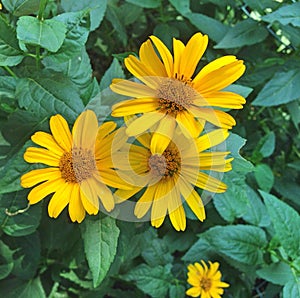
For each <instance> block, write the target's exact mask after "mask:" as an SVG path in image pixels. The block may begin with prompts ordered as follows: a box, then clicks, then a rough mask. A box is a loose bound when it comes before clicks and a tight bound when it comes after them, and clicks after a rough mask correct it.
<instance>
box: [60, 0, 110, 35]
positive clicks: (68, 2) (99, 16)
mask: <svg viewBox="0 0 300 298" xmlns="http://www.w3.org/2000/svg"><path fill="white" fill-rule="evenodd" d="M61 6H62V8H63V9H64V11H66V12H74V11H78V12H79V11H83V10H86V9H87V8H88V10H89V11H90V15H91V28H90V30H91V31H93V30H95V29H97V28H98V27H99V26H100V24H101V21H102V20H103V17H104V15H105V12H106V7H107V0H101V1H98V0H86V1H76V0H62V1H61Z"/></svg>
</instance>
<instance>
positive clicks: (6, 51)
mask: <svg viewBox="0 0 300 298" xmlns="http://www.w3.org/2000/svg"><path fill="white" fill-rule="evenodd" d="M23 58H24V57H23V55H22V52H21V50H20V48H19V44H18V40H17V37H16V30H15V29H14V28H13V27H12V26H10V25H9V24H8V23H7V22H6V21H5V20H4V18H3V17H2V16H0V66H15V65H18V64H19V63H21V61H22V60H23Z"/></svg>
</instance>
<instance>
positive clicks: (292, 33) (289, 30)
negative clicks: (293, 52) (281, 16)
mask: <svg viewBox="0 0 300 298" xmlns="http://www.w3.org/2000/svg"><path fill="white" fill-rule="evenodd" d="M280 27H281V30H282V35H284V36H286V37H287V39H288V40H289V41H290V42H291V44H292V46H294V47H296V48H298V47H299V46H300V36H299V28H298V27H294V26H293V25H285V26H283V25H281V26H280Z"/></svg>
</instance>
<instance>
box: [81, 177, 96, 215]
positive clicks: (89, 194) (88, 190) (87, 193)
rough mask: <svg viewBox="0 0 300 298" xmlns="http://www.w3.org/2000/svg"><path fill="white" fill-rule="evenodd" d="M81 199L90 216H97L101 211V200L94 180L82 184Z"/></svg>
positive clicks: (87, 180)
mask: <svg viewBox="0 0 300 298" xmlns="http://www.w3.org/2000/svg"><path fill="white" fill-rule="evenodd" d="M79 191H80V199H81V202H82V205H83V207H84V209H85V210H86V212H87V213H88V214H97V213H98V211H99V199H98V195H97V192H96V190H95V186H94V183H93V178H90V179H86V180H84V181H82V182H81V184H80V190H79Z"/></svg>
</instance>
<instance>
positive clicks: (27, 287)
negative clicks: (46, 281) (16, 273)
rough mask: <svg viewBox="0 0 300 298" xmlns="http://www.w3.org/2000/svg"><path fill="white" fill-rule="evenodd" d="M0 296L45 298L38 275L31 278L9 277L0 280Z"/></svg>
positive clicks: (6, 297)
mask: <svg viewBox="0 0 300 298" xmlns="http://www.w3.org/2000/svg"><path fill="white" fill-rule="evenodd" d="M0 296H1V297H5V298H16V297H18V298H29V297H32V298H33V297H34V298H46V297H47V296H46V293H45V291H44V289H43V286H42V283H41V280H40V278H39V277H37V278H35V279H31V280H23V279H19V278H15V277H13V278H11V279H8V280H3V281H1V282H0Z"/></svg>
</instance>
